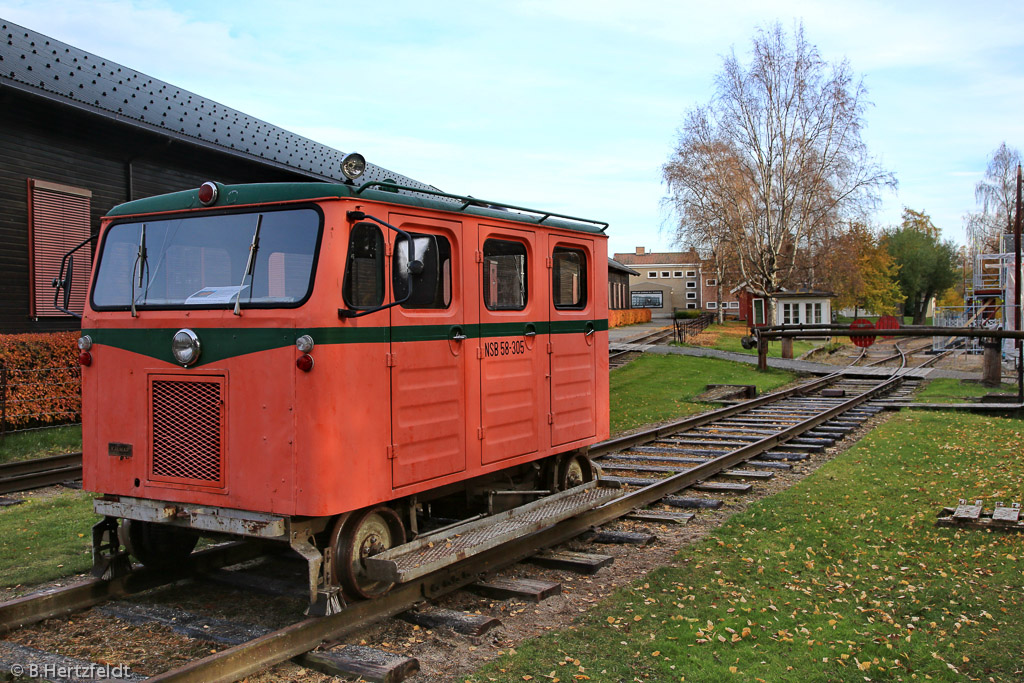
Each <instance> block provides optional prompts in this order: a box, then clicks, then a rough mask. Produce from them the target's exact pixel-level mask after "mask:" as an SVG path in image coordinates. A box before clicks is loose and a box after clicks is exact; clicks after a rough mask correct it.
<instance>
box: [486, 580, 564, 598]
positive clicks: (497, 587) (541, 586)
mask: <svg viewBox="0 0 1024 683" xmlns="http://www.w3.org/2000/svg"><path fill="white" fill-rule="evenodd" d="M468 588H469V590H471V591H473V592H474V593H477V594H479V595H483V596H485V597H488V598H497V599H498V600H507V599H509V598H515V599H518V600H532V601H533V602H540V601H541V600H545V599H547V598H550V597H551V596H552V595H558V594H559V593H561V592H562V584H560V583H558V582H555V581H541V580H538V579H500V578H499V579H491V580H490V581H477V582H476V583H474V584H470V585H469V587H468Z"/></svg>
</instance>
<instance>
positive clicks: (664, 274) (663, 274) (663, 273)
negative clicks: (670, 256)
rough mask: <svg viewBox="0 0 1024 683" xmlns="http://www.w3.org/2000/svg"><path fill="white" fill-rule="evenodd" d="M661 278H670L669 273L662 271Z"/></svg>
mask: <svg viewBox="0 0 1024 683" xmlns="http://www.w3.org/2000/svg"><path fill="white" fill-rule="evenodd" d="M661 276H662V277H671V273H669V272H668V271H667V270H663V271H661Z"/></svg>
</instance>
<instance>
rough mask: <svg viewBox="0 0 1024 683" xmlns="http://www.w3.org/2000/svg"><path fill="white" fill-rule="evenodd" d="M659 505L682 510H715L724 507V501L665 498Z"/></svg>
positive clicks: (680, 497) (677, 497) (684, 497)
mask: <svg viewBox="0 0 1024 683" xmlns="http://www.w3.org/2000/svg"><path fill="white" fill-rule="evenodd" d="M661 503H663V504H664V505H669V506H671V507H674V508H683V509H684V510H687V509H689V510H717V509H718V508H720V507H722V506H723V505H725V501H722V500H718V499H717V498H687V497H686V496H665V497H664V498H662V499H661Z"/></svg>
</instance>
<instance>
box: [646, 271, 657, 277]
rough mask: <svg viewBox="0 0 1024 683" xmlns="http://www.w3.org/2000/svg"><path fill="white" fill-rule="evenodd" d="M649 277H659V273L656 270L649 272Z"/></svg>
mask: <svg viewBox="0 0 1024 683" xmlns="http://www.w3.org/2000/svg"><path fill="white" fill-rule="evenodd" d="M647 277H658V271H656V270H651V271H648V273H647Z"/></svg>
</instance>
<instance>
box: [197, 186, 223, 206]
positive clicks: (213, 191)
mask: <svg viewBox="0 0 1024 683" xmlns="http://www.w3.org/2000/svg"><path fill="white" fill-rule="evenodd" d="M218 194H220V192H219V190H218V188H217V184H216V183H211V182H210V181H206V182H205V183H203V184H202V185H200V186H199V203H200V204H202V205H203V206H209V205H210V204H213V203H214V202H215V201H217V195H218Z"/></svg>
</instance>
